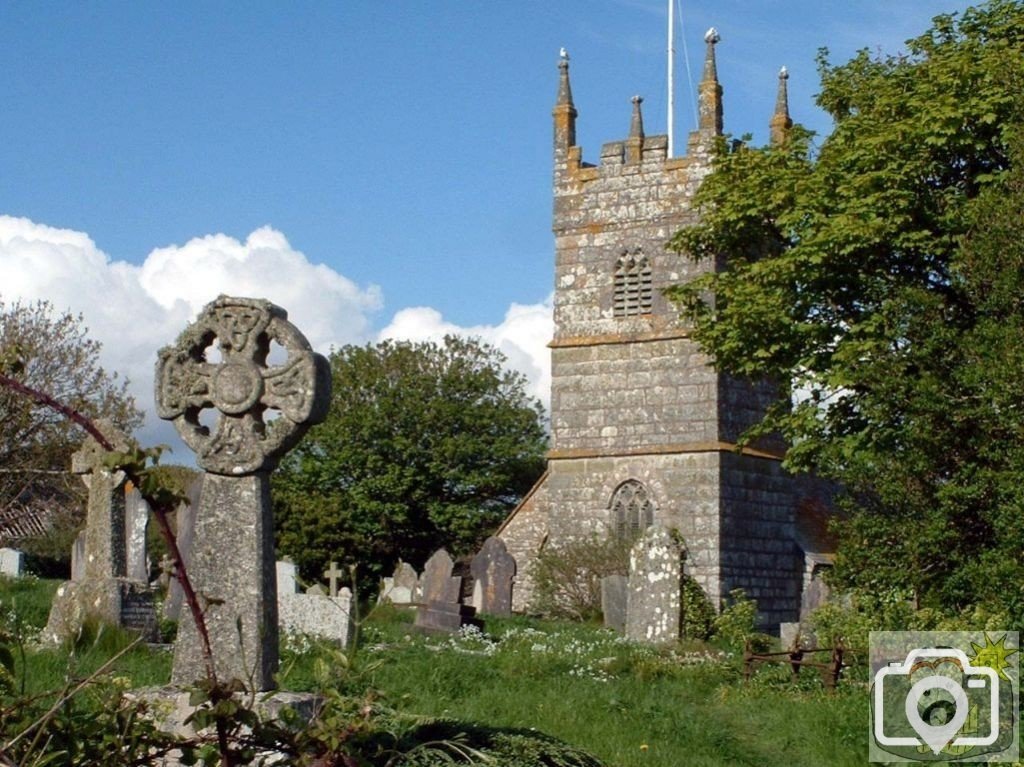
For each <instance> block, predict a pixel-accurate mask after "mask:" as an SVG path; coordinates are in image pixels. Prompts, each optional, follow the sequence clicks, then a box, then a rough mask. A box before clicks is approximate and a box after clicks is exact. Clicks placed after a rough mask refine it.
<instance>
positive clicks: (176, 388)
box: [156, 296, 330, 476]
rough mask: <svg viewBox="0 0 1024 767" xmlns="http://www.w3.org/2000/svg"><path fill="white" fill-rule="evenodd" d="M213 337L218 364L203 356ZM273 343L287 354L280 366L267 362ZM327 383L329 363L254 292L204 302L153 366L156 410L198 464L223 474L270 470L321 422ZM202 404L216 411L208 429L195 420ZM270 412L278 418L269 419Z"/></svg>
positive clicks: (328, 387) (324, 410)
mask: <svg viewBox="0 0 1024 767" xmlns="http://www.w3.org/2000/svg"><path fill="white" fill-rule="evenodd" d="M214 341H216V342H217V347H218V349H219V351H220V354H221V361H220V362H210V361H208V360H207V349H208V348H210V347H211V345H212V344H213V343H214ZM272 342H276V343H278V344H279V345H280V346H282V347H283V348H284V350H285V351H286V352H287V354H288V358H287V360H286V361H285V362H284V363H283V364H281V365H275V366H270V365H268V364H267V357H268V354H269V352H270V347H271V343H272ZM329 389H330V368H329V366H328V364H327V361H326V360H325V359H324V358H323V357H321V356H320V355H318V354H315V353H314V352H313V351H312V350H311V348H310V346H309V342H308V341H307V340H306V339H305V337H304V336H303V335H302V333H300V332H299V331H298V329H297V328H296V327H295V326H294V325H292V324H291V323H290V322H288V315H287V313H286V312H285V311H284V310H283V309H281V308H280V307H278V306H275V305H274V304H272V303H270V302H269V301H265V300H262V299H255V298H231V297H228V296H220V297H219V298H218V299H217V300H216V301H213V302H212V303H210V304H208V305H207V306H206V308H204V309H203V311H202V313H201V314H200V315H199V317H198V319H197V320H196V321H195V322H194V323H193V324H192V325H191V326H190V327H189V328H188V329H186V330H185V332H184V333H182V334H181V337H180V338H179V339H178V341H177V343H176V344H175V345H174V346H169V347H166V348H164V349H162V350H161V351H160V361H159V363H158V364H157V371H156V398H157V414H158V415H159V416H160V417H161V418H163V419H166V420H169V421H173V422H174V425H175V427H176V428H177V430H178V433H179V434H181V437H182V439H183V440H184V441H185V444H187V445H188V446H189V447H190V448H192V450H194V451H195V453H196V463H198V464H199V466H200V467H201V468H203V469H205V470H206V471H209V472H213V473H214V474H226V475H229V476H239V475H243V474H252V473H255V472H259V471H271V470H272V469H273V468H274V467H275V466H276V465H277V461H278V460H279V459H280V458H281V456H282V455H284V454H285V453H286V452H287V451H288V450H289V449H290V448H291V447H292V446H294V445H295V443H296V442H298V441H299V439H300V438H301V437H302V435H303V434H304V433H305V432H306V430H307V429H308V428H309V426H310V425H311V424H313V423H317V422H319V421H322V420H323V418H324V416H325V415H326V411H327V406H328V403H329V396H326V393H327V392H328V391H329ZM208 408H210V409H213V410H215V411H216V415H217V422H216V425H215V426H213V427H212V428H210V427H208V426H206V425H204V424H202V423H201V422H200V415H201V413H202V411H203V410H205V409H208ZM268 410H269V411H278V412H279V414H280V417H278V418H274V419H268V418H267V417H266V415H267V411H268Z"/></svg>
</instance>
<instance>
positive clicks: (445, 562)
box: [414, 549, 476, 633]
mask: <svg viewBox="0 0 1024 767" xmlns="http://www.w3.org/2000/svg"><path fill="white" fill-rule="evenodd" d="M454 565H455V563H454V562H453V561H452V558H451V557H450V556H449V555H448V552H447V551H445V550H444V549H438V550H437V551H435V552H434V554H433V556H431V557H430V559H428V560H427V564H426V565H425V566H424V568H423V577H421V578H420V588H421V589H422V590H423V595H422V597H421V601H420V603H419V604H418V605H417V606H416V621H415V623H414V625H415V626H416V627H417V628H419V629H421V630H423V631H439V632H449V633H452V632H455V631H458V630H459V628H460V627H461V626H462V624H463V623H465V622H467V621H468V620H469V619H470V618H472V617H473V614H474V613H475V612H476V611H475V610H474V609H473V608H472V607H470V606H469V605H463V604H460V603H459V594H460V591H461V589H462V578H459V577H457V576H453V575H452V568H453V567H454Z"/></svg>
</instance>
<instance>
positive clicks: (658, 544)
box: [626, 525, 682, 644]
mask: <svg viewBox="0 0 1024 767" xmlns="http://www.w3.org/2000/svg"><path fill="white" fill-rule="evenodd" d="M681 578H682V550H681V549H680V547H679V545H678V544H677V543H676V542H675V541H674V540H673V539H672V536H671V535H670V534H669V532H668V531H667V530H666V529H665V528H663V527H659V526H657V525H653V526H651V527H649V528H647V531H646V532H645V533H644V534H643V537H641V538H640V540H639V541H637V543H636V545H635V546H634V547H633V550H632V551H631V552H630V555H629V595H628V598H627V603H626V637H627V638H628V639H632V640H634V641H637V642H648V643H650V644H662V643H666V642H674V641H676V640H677V639H679V620H680V604H681V593H682V581H681Z"/></svg>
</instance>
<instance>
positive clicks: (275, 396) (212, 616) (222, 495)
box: [156, 296, 331, 690]
mask: <svg viewBox="0 0 1024 767" xmlns="http://www.w3.org/2000/svg"><path fill="white" fill-rule="evenodd" d="M214 345H216V348H217V350H218V351H219V361H214V360H213V359H212V358H211V357H208V356H207V350H208V349H209V348H211V347H213V346H214ZM274 345H276V346H277V347H280V348H281V349H283V351H284V353H285V354H286V355H287V358H286V360H285V361H284V362H283V363H281V364H278V365H273V364H269V363H268V358H269V356H270V354H271V351H272V349H271V347H272V346H274ZM330 388H331V374H330V367H329V365H328V363H327V360H326V359H324V358H323V357H322V356H320V355H319V354H315V353H314V352H313V351H312V349H311V348H310V345H309V342H308V341H307V340H306V338H305V337H304V336H303V335H302V333H300V332H299V330H298V329H297V328H296V327H295V326H294V325H292V324H291V323H290V322H288V315H287V313H286V312H285V311H284V310H283V309H281V308H280V307H278V306H275V305H274V304H272V303H270V302H269V301H265V300H262V299H253V298H231V297H228V296H220V297H219V298H218V299H217V300H216V301H213V302H211V303H210V304H207V306H206V307H205V308H204V309H203V310H202V312H200V314H199V317H198V318H197V319H196V321H195V322H194V323H193V324H192V325H190V326H189V327H188V328H187V329H186V330H185V332H184V333H182V335H181V336H180V338H179V339H178V341H177V342H176V343H175V344H174V345H173V346H169V347H166V348H164V349H162V350H161V351H160V358H159V361H158V363H157V369H156V400H157V414H158V415H159V416H160V417H161V418H163V419H166V420H170V421H172V422H173V423H174V425H175V427H176V428H177V429H178V433H179V434H181V437H182V439H183V440H184V441H185V444H187V445H188V446H189V447H190V448H191V449H192V450H194V451H195V453H196V463H197V465H198V466H199V467H200V468H201V469H203V470H204V471H205V474H204V477H203V486H202V493H201V495H200V498H199V504H198V509H197V510H196V512H195V533H194V536H195V537H194V541H193V545H192V556H191V561H190V562H189V564H188V571H189V574H190V577H191V579H192V582H193V585H194V587H195V589H196V591H197V592H198V593H199V594H201V595H203V597H204V598H205V599H207V600H212V601H213V603H212V604H211V606H210V608H209V609H208V610H207V612H206V624H207V630H208V632H209V638H210V645H211V649H212V654H213V660H214V664H215V669H216V672H217V675H218V678H220V679H231V678H235V679H239V680H241V681H242V682H243V683H245V684H246V685H247V686H251V687H252V688H254V689H256V690H269V689H271V688H273V686H274V673H275V672H276V671H277V664H278V616H277V588H276V583H275V568H274V529H273V528H274V526H273V516H272V511H271V505H270V473H271V471H273V469H274V468H275V467H276V466H277V463H278V461H279V460H280V459H281V457H282V456H283V455H284V454H285V453H286V452H287V451H288V450H290V449H291V448H292V447H293V446H294V445H295V444H296V443H297V442H298V441H299V439H301V437H302V435H303V434H305V432H306V431H307V430H308V428H309V427H310V426H311V425H313V424H314V423H317V422H319V421H321V420H323V418H324V416H325V415H326V413H327V407H328V404H329V402H330ZM203 411H209V412H207V413H206V414H205V416H204V417H203V418H202V419H201V415H203ZM271 416H276V417H271ZM210 420H213V421H214V423H212V424H210V425H207V424H208V423H209V421H210ZM205 675H206V666H205V662H204V659H203V654H202V650H201V646H200V639H199V634H198V631H197V628H196V625H195V623H194V621H193V619H192V615H191V612H190V611H189V610H187V609H183V610H182V611H181V621H180V624H179V629H178V639H177V642H176V643H175V651H174V665H173V669H172V673H171V681H172V682H173V683H174V684H190V683H192V682H194V681H195V680H197V679H200V678H203V677H204V676H205Z"/></svg>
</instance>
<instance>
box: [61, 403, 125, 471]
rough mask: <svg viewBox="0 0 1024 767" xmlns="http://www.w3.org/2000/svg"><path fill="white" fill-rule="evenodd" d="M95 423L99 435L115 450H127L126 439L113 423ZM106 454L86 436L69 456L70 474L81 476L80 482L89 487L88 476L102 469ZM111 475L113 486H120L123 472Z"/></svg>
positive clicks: (89, 436)
mask: <svg viewBox="0 0 1024 767" xmlns="http://www.w3.org/2000/svg"><path fill="white" fill-rule="evenodd" d="M95 423H96V428H97V429H99V432H100V434H102V435H103V436H104V437H106V439H107V442H109V443H110V444H111V445H113V446H114V449H115V450H121V451H127V450H128V446H129V445H128V443H129V440H128V437H127V436H126V435H125V433H124V432H123V431H121V429H119V428H118V427H117V426H115V425H114V422H113V421H111V420H110V419H109V418H100V419H98V420H97V421H96V422H95ZM106 454H107V451H106V450H105V449H104V448H103V446H102V445H100V443H99V442H97V441H96V440H95V439H93V437H92V435H91V434H89V435H86V437H85V441H84V442H82V446H81V447H80V448H79V449H78V450H77V451H76V452H74V453H72V455H71V473H72V474H81V475H82V480H83V481H84V482H85V484H86V485H89V476H90V475H91V474H93V473H95V472H98V471H101V470H102V469H103V458H104V456H106ZM112 475H113V477H114V483H115V484H120V483H121V481H122V480H123V479H124V473H123V472H112Z"/></svg>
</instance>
